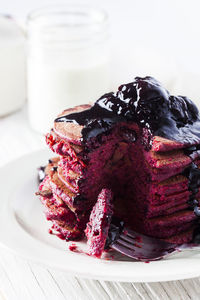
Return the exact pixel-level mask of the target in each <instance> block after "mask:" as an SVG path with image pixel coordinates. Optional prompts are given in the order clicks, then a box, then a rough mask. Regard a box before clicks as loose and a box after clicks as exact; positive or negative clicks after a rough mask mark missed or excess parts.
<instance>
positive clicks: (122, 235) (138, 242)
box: [106, 220, 200, 262]
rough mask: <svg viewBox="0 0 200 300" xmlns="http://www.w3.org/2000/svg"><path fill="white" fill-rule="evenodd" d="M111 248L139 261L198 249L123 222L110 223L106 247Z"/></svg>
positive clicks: (197, 246)
mask: <svg viewBox="0 0 200 300" xmlns="http://www.w3.org/2000/svg"><path fill="white" fill-rule="evenodd" d="M108 247H110V248H112V249H114V250H116V251H118V252H120V253H122V254H124V255H126V256H129V257H131V258H134V259H136V260H140V261H146V262H147V261H154V260H159V259H162V258H164V257H166V256H168V255H169V254H171V253H174V252H180V251H182V250H185V249H187V250H191V249H195V250H198V249H200V248H199V245H197V244H182V245H178V244H173V243H168V242H165V241H163V240H160V239H157V238H152V237H149V236H146V235H144V234H141V233H137V232H135V231H133V230H132V229H129V228H124V227H123V222H119V221H117V225H116V220H115V222H114V223H113V222H112V223H111V226H110V230H109V234H108V239H107V241H106V248H108Z"/></svg>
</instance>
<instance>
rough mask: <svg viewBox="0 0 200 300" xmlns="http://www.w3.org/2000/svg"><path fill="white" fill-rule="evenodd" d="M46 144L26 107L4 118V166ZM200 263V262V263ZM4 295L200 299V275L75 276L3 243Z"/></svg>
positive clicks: (0, 123)
mask: <svg viewBox="0 0 200 300" xmlns="http://www.w3.org/2000/svg"><path fill="white" fill-rule="evenodd" d="M41 147H45V143H44V138H43V137H42V136H41V135H39V134H36V133H35V132H33V131H32V130H31V129H30V128H29V127H28V122H27V117H26V111H25V110H23V111H21V112H18V113H15V114H13V115H11V116H9V117H6V118H3V119H0V166H2V165H4V164H5V163H7V162H9V161H10V160H12V159H15V158H17V157H19V156H21V155H23V154H26V153H28V152H31V151H34V150H38V149H40V148H41ZM199 267H200V264H199ZM0 299H4V300H5V299H6V300H33V299H34V300H35V299H36V300H47V299H48V300H51V299H52V300H64V299H67V300H75V299H78V300H79V299H80V300H84V299H87V300H90V299H92V300H93V299H94V300H96V299H98V300H99V299H100V300H104V299H106V300H107V299H117V300H118V299H123V300H126V299H136V300H137V299H145V300H146V299H147V300H150V299H153V300H154V299H158V300H161V299H165V300H167V299H174V300H179V299H181V300H188V299H197V300H198V299H200V278H196V279H191V280H182V281H174V282H164V283H117V282H106V281H97V280H88V279H80V278H75V277H71V276H70V274H67V273H63V272H61V271H55V270H53V269H50V268H45V267H43V266H41V265H38V264H36V263H32V262H29V261H27V260H25V259H22V258H20V257H17V256H15V255H13V254H12V253H10V252H9V251H8V250H6V249H5V248H3V247H0Z"/></svg>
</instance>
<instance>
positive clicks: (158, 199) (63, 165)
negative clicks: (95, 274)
mask: <svg viewBox="0 0 200 300" xmlns="http://www.w3.org/2000/svg"><path fill="white" fill-rule="evenodd" d="M88 108H89V106H79V107H75V108H74V109H70V110H65V111H64V112H63V113H62V114H61V115H60V116H64V115H65V116H66V115H67V114H71V113H78V112H80V111H83V110H85V109H88ZM82 129H83V126H81V125H79V124H75V123H72V122H55V123H54V128H53V129H52V130H51V132H50V133H49V134H47V136H46V141H47V144H48V145H49V147H50V149H51V150H52V151H53V152H54V153H56V154H58V157H56V158H54V159H51V160H50V161H49V164H48V165H47V167H46V168H45V174H46V176H45V179H44V180H43V181H42V183H41V184H40V187H39V195H40V199H41V201H42V203H43V204H44V206H45V213H46V217H47V219H48V220H50V221H51V222H52V223H53V226H52V229H53V230H54V231H55V232H56V233H58V234H59V235H60V237H62V238H65V239H68V240H75V239H79V238H82V237H83V236H84V230H85V227H86V224H87V222H88V220H89V215H90V213H91V210H92V208H93V206H94V205H95V203H96V201H97V197H98V194H99V193H100V191H101V190H102V189H103V188H109V189H111V190H112V192H113V194H114V199H113V204H114V215H115V216H117V217H119V218H121V219H123V220H124V221H125V224H127V225H128V226H130V227H132V228H134V230H136V231H138V232H141V233H144V234H146V235H149V236H153V237H157V238H160V239H164V240H167V241H171V242H176V243H183V242H189V241H191V239H192V235H193V230H194V227H195V224H196V221H197V216H196V215H195V214H194V212H193V210H192V209H191V208H190V207H189V205H188V201H189V198H190V194H191V192H190V191H189V190H188V180H189V179H188V178H187V177H186V176H184V175H183V174H184V173H183V171H184V170H185V169H186V168H187V167H188V166H189V165H190V164H191V158H190V157H189V156H187V155H186V154H184V151H183V148H184V147H185V146H184V144H181V143H179V142H176V141H172V140H169V139H166V138H162V137H158V136H155V137H154V138H153V143H152V147H151V149H150V150H148V151H146V150H145V147H144V146H143V144H142V140H141V137H140V130H139V127H138V125H137V124H136V123H132V124H126V123H123V124H120V125H119V124H117V125H115V127H114V128H113V129H112V130H111V131H110V133H109V134H105V135H104V134H103V135H101V138H99V137H98V138H95V139H93V140H92V141H88V142H87V143H86V142H84V143H83V139H82ZM124 132H125V133H126V135H124ZM133 134H134V135H135V136H137V139H136V141H135V140H134V141H133V139H132V136H133ZM195 162H196V164H198V159H196V160H195ZM199 196H200V194H199V193H197V195H196V199H197V200H198V199H199Z"/></svg>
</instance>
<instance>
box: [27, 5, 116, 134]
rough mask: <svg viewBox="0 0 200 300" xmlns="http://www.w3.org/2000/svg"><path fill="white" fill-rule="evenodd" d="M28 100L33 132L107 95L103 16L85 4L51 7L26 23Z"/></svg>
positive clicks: (101, 12) (107, 64)
mask: <svg viewBox="0 0 200 300" xmlns="http://www.w3.org/2000/svg"><path fill="white" fill-rule="evenodd" d="M28 35H29V47H28V49H29V50H28V102H29V119H30V124H31V126H32V128H34V129H35V130H37V131H40V132H42V133H46V132H48V131H49V130H50V128H51V126H52V123H53V120H54V119H55V117H56V116H57V114H59V113H61V112H62V111H63V110H64V109H67V108H70V107H73V106H75V105H80V104H85V103H92V102H94V101H95V100H97V99H98V98H99V97H100V96H101V95H102V94H104V93H106V92H109V91H110V74H109V38H108V37H109V36H108V22H107V16H106V14H105V13H104V12H103V11H101V10H96V9H92V8H90V7H87V6H80V5H79V6H67V7H66V6H62V7H57V8H55V7H50V8H47V9H44V10H40V11H36V12H35V13H33V14H31V15H30V16H29V20H28Z"/></svg>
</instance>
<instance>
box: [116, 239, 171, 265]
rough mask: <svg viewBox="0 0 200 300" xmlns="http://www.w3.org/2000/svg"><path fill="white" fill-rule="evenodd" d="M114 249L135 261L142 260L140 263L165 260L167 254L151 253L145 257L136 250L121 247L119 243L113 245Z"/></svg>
mask: <svg viewBox="0 0 200 300" xmlns="http://www.w3.org/2000/svg"><path fill="white" fill-rule="evenodd" d="M112 249H114V250H116V251H118V252H120V253H122V254H124V255H126V256H128V257H131V258H133V259H136V260H140V261H149V260H158V259H161V258H163V255H164V254H165V253H160V252H158V253H157V252H155V253H154V252H151V253H149V252H148V253H147V255H145V254H144V253H143V252H138V251H136V249H134V248H133V249H128V248H125V247H124V246H123V245H121V244H120V243H119V241H117V242H115V243H114V244H113V245H112Z"/></svg>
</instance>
